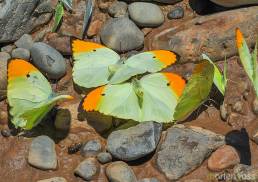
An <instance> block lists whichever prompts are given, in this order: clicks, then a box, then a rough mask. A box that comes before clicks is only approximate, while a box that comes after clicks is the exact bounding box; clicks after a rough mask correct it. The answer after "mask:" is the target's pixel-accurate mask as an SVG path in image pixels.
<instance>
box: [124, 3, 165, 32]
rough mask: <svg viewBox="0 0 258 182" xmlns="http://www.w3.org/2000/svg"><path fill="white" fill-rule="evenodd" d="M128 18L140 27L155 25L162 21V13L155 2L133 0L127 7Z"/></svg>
mask: <svg viewBox="0 0 258 182" xmlns="http://www.w3.org/2000/svg"><path fill="white" fill-rule="evenodd" d="M128 11H129V15H130V18H131V19H132V20H133V21H134V22H135V23H136V25H138V26H140V27H157V26H159V25H161V24H162V23H163V22H164V20H165V19H164V15H163V13H162V11H161V9H160V8H159V6H157V5H156V4H152V3H146V2H135V3H132V4H130V5H129V7H128Z"/></svg>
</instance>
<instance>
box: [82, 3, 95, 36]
mask: <svg viewBox="0 0 258 182" xmlns="http://www.w3.org/2000/svg"><path fill="white" fill-rule="evenodd" d="M93 6H94V2H93V0H87V2H86V9H85V13H84V18H83V27H82V39H83V36H84V34H85V32H86V28H87V27H88V24H89V21H90V19H91V15H92V11H93Z"/></svg>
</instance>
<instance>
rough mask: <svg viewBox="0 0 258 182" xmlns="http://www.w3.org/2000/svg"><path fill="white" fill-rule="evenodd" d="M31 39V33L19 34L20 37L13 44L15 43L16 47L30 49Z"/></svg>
mask: <svg viewBox="0 0 258 182" xmlns="http://www.w3.org/2000/svg"><path fill="white" fill-rule="evenodd" d="M33 43H34V42H33V40H32V37H31V35H29V34H24V35H23V36H21V38H19V39H18V40H17V41H16V42H15V43H14V44H15V45H16V47H18V48H24V49H27V50H30V49H31V48H32V45H33Z"/></svg>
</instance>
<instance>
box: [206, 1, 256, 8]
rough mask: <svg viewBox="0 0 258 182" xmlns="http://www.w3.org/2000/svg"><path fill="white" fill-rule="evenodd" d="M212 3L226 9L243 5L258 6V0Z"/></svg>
mask: <svg viewBox="0 0 258 182" xmlns="http://www.w3.org/2000/svg"><path fill="white" fill-rule="evenodd" d="M211 1H212V2H214V3H216V4H218V5H220V6H224V7H237V6H243V5H252V4H258V0H237V1H236V0H211Z"/></svg>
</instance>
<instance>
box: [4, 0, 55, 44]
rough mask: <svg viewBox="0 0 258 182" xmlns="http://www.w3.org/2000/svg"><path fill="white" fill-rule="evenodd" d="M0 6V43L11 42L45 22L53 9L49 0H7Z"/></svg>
mask: <svg viewBox="0 0 258 182" xmlns="http://www.w3.org/2000/svg"><path fill="white" fill-rule="evenodd" d="M0 7H1V8H0V32H2V33H1V35H0V43H3V42H13V41H15V40H17V39H19V38H20V37H21V36H22V35H23V34H26V33H30V32H31V31H32V30H34V29H35V28H37V27H39V26H41V25H43V24H45V23H47V22H48V21H49V20H50V18H51V16H52V11H53V8H52V5H51V1H49V0H48V1H41V0H20V1H17V0H8V1H1V2H0ZM10 22H11V23H10Z"/></svg>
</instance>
